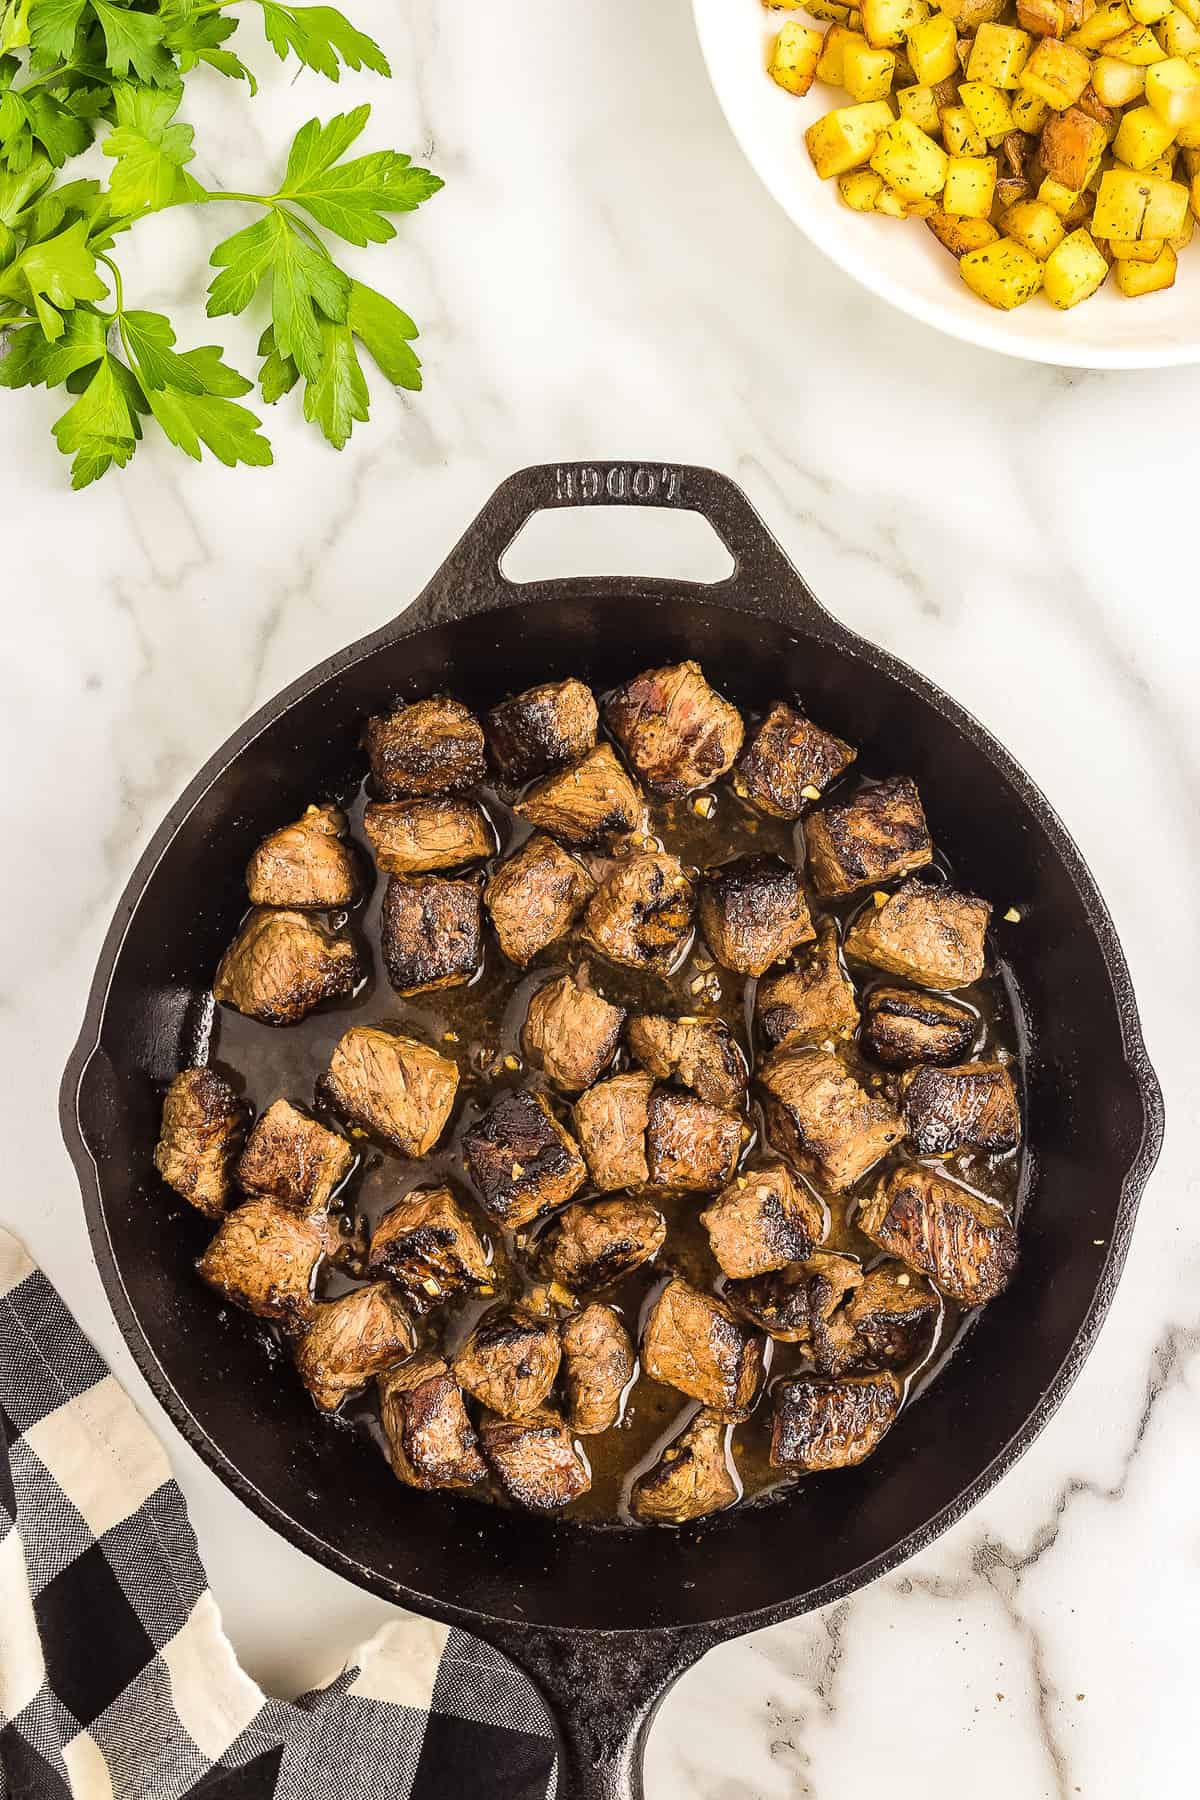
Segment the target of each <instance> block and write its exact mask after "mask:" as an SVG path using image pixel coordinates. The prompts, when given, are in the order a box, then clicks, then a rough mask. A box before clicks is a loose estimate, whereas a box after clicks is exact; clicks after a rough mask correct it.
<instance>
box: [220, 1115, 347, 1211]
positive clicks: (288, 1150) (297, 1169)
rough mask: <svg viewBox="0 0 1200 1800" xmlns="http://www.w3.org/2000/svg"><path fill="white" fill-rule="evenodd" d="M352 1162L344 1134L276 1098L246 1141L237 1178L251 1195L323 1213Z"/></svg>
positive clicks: (283, 1204)
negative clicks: (327, 1128) (330, 1129)
mask: <svg viewBox="0 0 1200 1800" xmlns="http://www.w3.org/2000/svg"><path fill="white" fill-rule="evenodd" d="M353 1166H354V1151H353V1150H352V1149H351V1147H350V1145H349V1144H348V1143H347V1142H346V1140H345V1138H344V1137H341V1136H340V1135H339V1134H338V1133H337V1132H336V1131H327V1130H326V1128H325V1126H324V1125H320V1124H318V1122H317V1120H316V1119H310V1118H309V1116H308V1114H307V1113H302V1112H301V1111H300V1109H299V1107H296V1106H293V1105H291V1103H290V1102H289V1101H287V1100H276V1101H274V1102H273V1103H272V1104H271V1105H270V1106H268V1108H267V1110H266V1112H265V1113H263V1115H262V1117H261V1118H260V1119H258V1120H257V1121H256V1123H255V1126H254V1130H253V1131H252V1132H251V1133H250V1136H249V1138H248V1139H247V1140H246V1148H245V1150H243V1152H242V1159H241V1161H240V1162H239V1163H238V1171H237V1178H238V1181H239V1182H240V1183H241V1185H242V1187H243V1188H245V1190H246V1192H247V1193H248V1194H265V1195H266V1196H267V1197H268V1198H270V1199H272V1200H278V1202H279V1204H280V1205H281V1206H290V1207H293V1208H294V1209H295V1210H296V1211H297V1212H323V1211H324V1210H325V1208H326V1207H327V1206H328V1205H329V1202H330V1199H331V1198H332V1196H333V1191H334V1189H335V1188H336V1187H339V1186H340V1185H341V1183H342V1182H343V1181H344V1180H345V1179H346V1177H347V1175H348V1174H349V1173H350V1170H351V1169H352V1168H353Z"/></svg>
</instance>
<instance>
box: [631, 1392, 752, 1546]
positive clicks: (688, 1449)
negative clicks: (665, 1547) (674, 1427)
mask: <svg viewBox="0 0 1200 1800" xmlns="http://www.w3.org/2000/svg"><path fill="white" fill-rule="evenodd" d="M728 1437H729V1421H728V1420H727V1419H722V1418H720V1417H719V1416H718V1415H717V1414H716V1413H711V1412H709V1411H707V1409H706V1408H704V1407H701V1409H700V1411H699V1412H698V1413H697V1414H696V1416H695V1418H693V1419H692V1420H690V1421H689V1423H688V1425H687V1426H686V1428H685V1429H684V1430H683V1431H681V1432H680V1433H679V1436H678V1437H676V1438H672V1440H671V1442H670V1443H669V1444H668V1445H667V1447H666V1449H665V1450H664V1451H663V1453H662V1455H661V1456H660V1458H659V1459H658V1461H657V1462H656V1463H655V1465H654V1467H653V1468H652V1469H648V1470H647V1471H646V1473H645V1474H644V1475H639V1476H638V1478H637V1480H636V1481H635V1482H634V1484H633V1490H632V1492H631V1494H630V1496H629V1504H630V1508H631V1510H632V1512H633V1516H634V1518H635V1519H641V1520H642V1521H643V1523H644V1524H648V1525H685V1524H686V1523H687V1521H688V1520H689V1519H703V1518H705V1517H706V1516H707V1514H709V1513H714V1512H721V1511H723V1510H724V1508H725V1507H727V1506H732V1505H733V1503H734V1501H735V1500H736V1499H737V1497H738V1484H737V1482H736V1481H735V1479H734V1477H733V1475H732V1473H731V1472H730V1468H729V1458H728V1456H727V1454H726V1448H725V1445H726V1440H727V1439H728Z"/></svg>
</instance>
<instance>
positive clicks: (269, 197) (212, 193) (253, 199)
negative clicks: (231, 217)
mask: <svg viewBox="0 0 1200 1800" xmlns="http://www.w3.org/2000/svg"><path fill="white" fill-rule="evenodd" d="M215 200H240V201H243V202H244V203H245V204H246V205H247V206H265V207H266V209H267V210H268V212H277V213H278V214H279V215H280V217H281V218H284V219H286V220H287V222H288V224H289V225H290V226H291V227H292V230H293V231H298V232H300V234H301V236H303V237H306V238H307V239H308V240H309V242H310V243H311V244H312V245H314V246H315V248H316V249H318V250H319V251H320V252H321V255H322V256H324V257H325V258H326V259H327V260H328V261H329V262H332V261H333V258H332V257H331V256H330V254H329V250H328V247H327V246H326V245H325V244H324V243H323V242H322V241H321V238H320V237H319V236H318V235H317V233H316V232H315V231H314V230H313V228H312V226H311V225H309V224H308V223H307V221H306V220H304V219H301V218H300V217H298V215H297V214H296V213H294V212H292V210H291V209H290V207H287V206H282V205H281V204H280V202H279V198H278V196H277V195H274V194H238V193H234V192H233V190H232V189H231V188H211V189H210V188H206V189H205V191H204V193H203V195H201V196H200V197H199V198H198V199H197V201H196V204H197V205H198V206H207V205H208V204H209V203H210V202H212V201H215Z"/></svg>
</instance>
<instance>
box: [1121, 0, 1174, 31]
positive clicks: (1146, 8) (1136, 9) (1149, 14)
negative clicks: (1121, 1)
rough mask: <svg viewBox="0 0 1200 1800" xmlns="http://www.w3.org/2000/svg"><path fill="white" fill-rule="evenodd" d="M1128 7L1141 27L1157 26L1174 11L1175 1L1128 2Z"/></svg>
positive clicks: (1130, 0)
mask: <svg viewBox="0 0 1200 1800" xmlns="http://www.w3.org/2000/svg"><path fill="white" fill-rule="evenodd" d="M1128 5H1129V10H1130V12H1131V13H1132V14H1133V17H1134V18H1135V19H1136V20H1137V23H1138V24H1139V25H1157V24H1158V21H1159V20H1160V19H1165V18H1166V16H1167V14H1168V13H1169V12H1171V11H1172V10H1173V9H1174V5H1175V0H1128Z"/></svg>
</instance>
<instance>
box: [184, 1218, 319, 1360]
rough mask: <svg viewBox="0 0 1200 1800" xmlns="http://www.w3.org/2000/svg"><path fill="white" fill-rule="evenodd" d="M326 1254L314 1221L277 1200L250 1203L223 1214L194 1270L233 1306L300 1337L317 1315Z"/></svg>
mask: <svg viewBox="0 0 1200 1800" xmlns="http://www.w3.org/2000/svg"><path fill="white" fill-rule="evenodd" d="M324 1253H325V1234H324V1232H323V1230H322V1229H321V1226H320V1225H319V1224H317V1223H316V1222H315V1221H314V1220H313V1219H311V1218H305V1217H303V1216H302V1215H301V1214H300V1213H295V1212H293V1211H292V1210H291V1208H290V1207H287V1206H279V1205H277V1204H276V1202H275V1201H274V1200H247V1201H246V1203H245V1205H244V1206H238V1207H235V1208H234V1210H233V1211H232V1212H230V1213H226V1214H225V1217H224V1218H223V1220H222V1221H221V1226H220V1229H219V1230H218V1232H217V1235H216V1236H215V1237H214V1238H213V1240H212V1242H211V1243H210V1244H209V1246H208V1249H207V1250H206V1251H205V1252H204V1255H203V1256H202V1257H201V1258H200V1260H199V1262H198V1263H197V1264H196V1268H197V1271H198V1272H199V1274H200V1275H201V1276H202V1277H203V1279H204V1280H205V1281H207V1282H208V1284H209V1286H210V1287H214V1288H216V1290H217V1292H218V1293H220V1294H224V1296H225V1298H226V1299H227V1300H231V1301H232V1302H233V1304H234V1305H235V1306H240V1307H242V1308H244V1310H245V1311H246V1312H251V1313H254V1314H255V1315H256V1317H258V1318H260V1319H270V1320H271V1321H272V1323H273V1324H276V1325H278V1326H279V1327H280V1329H281V1330H283V1331H285V1332H289V1333H293V1334H298V1333H299V1332H301V1331H303V1330H304V1329H305V1328H306V1327H307V1326H308V1324H309V1322H310V1321H311V1320H312V1318H313V1317H314V1314H315V1311H316V1301H315V1300H314V1299H313V1297H312V1283H313V1275H314V1274H315V1272H316V1267H317V1264H318V1263H319V1262H320V1260H321V1257H322V1256H323V1255H324Z"/></svg>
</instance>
